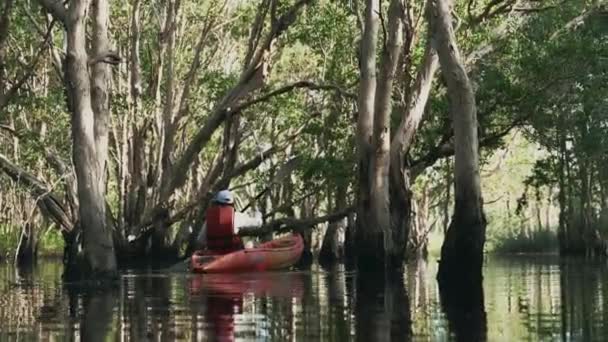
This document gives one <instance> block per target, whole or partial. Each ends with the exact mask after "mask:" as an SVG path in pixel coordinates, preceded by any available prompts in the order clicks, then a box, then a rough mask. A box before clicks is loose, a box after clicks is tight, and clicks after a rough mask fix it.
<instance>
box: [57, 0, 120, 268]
mask: <svg viewBox="0 0 608 342" xmlns="http://www.w3.org/2000/svg"><path fill="white" fill-rule="evenodd" d="M107 5H108V4H107V1H104V0H96V1H95V5H94V7H93V15H94V17H95V20H94V21H95V30H94V36H93V40H94V42H95V43H94V44H93V45H94V49H93V50H94V51H96V52H99V51H103V50H101V49H103V48H104V47H106V45H107V44H104V43H102V42H99V41H103V40H107V36H105V37H104V35H107V31H106V30H105V29H104V28H103V27H104V25H105V27H107V21H108V10H109V9H108V6H107ZM87 7H88V1H86V0H75V1H73V2H71V3H70V6H69V8H68V15H67V21H68V22H67V25H66V26H67V40H68V42H67V43H68V51H67V56H66V69H67V70H66V71H67V74H66V79H67V80H68V84H69V88H68V92H69V93H70V100H71V102H72V103H71V106H70V107H71V109H72V139H73V151H72V154H73V155H72V157H73V161H74V168H75V171H76V177H77V183H78V198H79V204H80V206H79V217H80V222H79V225H80V227H81V228H82V231H83V244H84V247H83V249H84V256H85V261H86V269H82V270H76V271H78V272H79V273H80V272H84V275H85V276H89V277H92V278H96V277H107V276H114V275H115V273H116V257H115V254H114V245H113V241H112V232H111V229H110V227H108V225H107V222H106V206H105V197H104V196H105V164H106V158H105V157H106V155H107V116H106V115H107V107H106V106H107V104H106V101H107V97H106V96H107V95H106V91H107V88H106V87H107V82H106V80H105V77H106V73H105V72H102V71H100V70H99V69H97V67H95V68H94V70H93V78H94V80H93V84H94V90H93V91H91V84H90V80H89V72H88V55H87V51H86V24H85V19H86V13H87ZM99 63H101V62H99ZM103 67H107V66H103ZM92 93H93V94H95V95H96V97H95V98H94V99H92V97H91V96H92ZM92 103H94V105H93V104H92ZM94 109H95V110H96V112H94ZM104 144H105V145H104ZM70 257H75V256H74V255H71V256H70ZM69 273H71V272H69Z"/></svg>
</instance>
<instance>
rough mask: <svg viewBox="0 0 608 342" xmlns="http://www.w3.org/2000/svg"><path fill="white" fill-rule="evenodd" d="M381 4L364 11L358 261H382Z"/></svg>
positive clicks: (374, 3) (372, 3)
mask: <svg viewBox="0 0 608 342" xmlns="http://www.w3.org/2000/svg"><path fill="white" fill-rule="evenodd" d="M379 11H380V2H379V0H368V1H367V6H366V8H365V27H364V31H363V37H362V39H361V46H360V47H359V49H360V61H359V65H360V68H361V71H360V72H361V81H360V83H359V98H358V102H359V103H358V107H359V113H358V118H357V149H358V154H359V189H358V190H359V191H358V194H357V218H356V219H357V221H356V225H355V230H354V235H355V247H354V250H355V253H356V254H357V255H358V257H363V258H370V257H371V258H373V259H383V257H382V255H381V254H379V253H381V251H382V249H383V245H382V236H381V232H379V231H377V230H375V229H374V228H373V227H372V226H371V217H370V211H371V199H370V176H369V175H370V160H371V159H370V158H371V154H372V136H373V126H374V98H375V96H376V45H377V40H378V29H379V27H380V17H379V15H378V14H379Z"/></svg>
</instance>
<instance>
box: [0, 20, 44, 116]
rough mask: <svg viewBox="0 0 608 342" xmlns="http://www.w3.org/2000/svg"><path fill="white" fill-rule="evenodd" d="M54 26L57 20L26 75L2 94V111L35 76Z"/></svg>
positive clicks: (0, 99)
mask: <svg viewBox="0 0 608 342" xmlns="http://www.w3.org/2000/svg"><path fill="white" fill-rule="evenodd" d="M54 25H55V20H53V21H51V24H50V25H49V27H48V29H47V32H46V35H45V37H44V41H43V42H42V43H41V44H40V47H39V48H38V51H37V53H36V55H35V57H34V60H33V61H32V62H31V63H30V65H29V66H28V67H27V69H26V70H25V74H24V75H23V76H22V77H21V78H20V79H19V80H17V82H15V83H14V84H13V85H12V86H11V88H10V89H9V90H8V91H7V92H6V93H5V94H0V110H2V109H3V108H4V107H5V106H6V105H8V103H9V101H11V100H12V99H13V98H15V97H16V96H15V95H16V94H17V91H18V90H19V89H21V87H22V86H23V85H24V84H25V82H27V80H28V79H29V78H30V77H31V76H32V75H34V71H35V70H34V69H36V66H37V65H38V62H39V61H40V57H41V56H42V55H43V52H44V49H45V47H46V45H47V44H48V43H49V42H50V39H51V33H52V31H53V26H54Z"/></svg>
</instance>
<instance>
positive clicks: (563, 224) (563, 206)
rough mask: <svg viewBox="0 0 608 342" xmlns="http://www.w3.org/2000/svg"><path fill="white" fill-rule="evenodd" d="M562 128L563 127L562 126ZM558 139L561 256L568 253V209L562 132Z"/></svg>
mask: <svg viewBox="0 0 608 342" xmlns="http://www.w3.org/2000/svg"><path fill="white" fill-rule="evenodd" d="M562 127H563V126H562ZM559 134H560V137H559V145H560V152H559V165H558V167H559V194H558V201H559V227H558V230H557V238H558V241H559V252H560V254H561V255H565V254H567V253H568V251H569V243H568V234H567V231H568V228H567V225H568V209H567V203H566V197H567V196H568V194H567V191H568V190H567V188H566V165H565V164H566V163H567V160H566V138H565V136H564V133H563V132H560V133H559Z"/></svg>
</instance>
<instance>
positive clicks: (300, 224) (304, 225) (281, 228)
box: [238, 207, 355, 236]
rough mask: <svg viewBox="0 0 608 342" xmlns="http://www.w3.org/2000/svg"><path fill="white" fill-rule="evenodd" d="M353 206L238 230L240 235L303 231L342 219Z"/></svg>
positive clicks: (350, 211)
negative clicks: (328, 212) (315, 215)
mask: <svg viewBox="0 0 608 342" xmlns="http://www.w3.org/2000/svg"><path fill="white" fill-rule="evenodd" d="M354 210H355V207H348V208H346V209H343V210H340V211H337V212H334V213H331V214H327V215H324V216H320V217H314V218H307V219H294V218H290V217H288V218H280V219H277V220H275V221H272V222H270V223H268V224H265V225H263V226H262V227H259V228H243V229H241V230H239V233H238V234H239V235H240V236H262V235H266V234H268V233H284V232H288V231H303V230H306V229H311V228H313V227H314V226H316V225H317V224H320V223H324V222H328V223H333V222H336V221H339V220H341V219H343V218H344V217H346V216H348V215H349V214H350V213H352V212H354Z"/></svg>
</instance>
